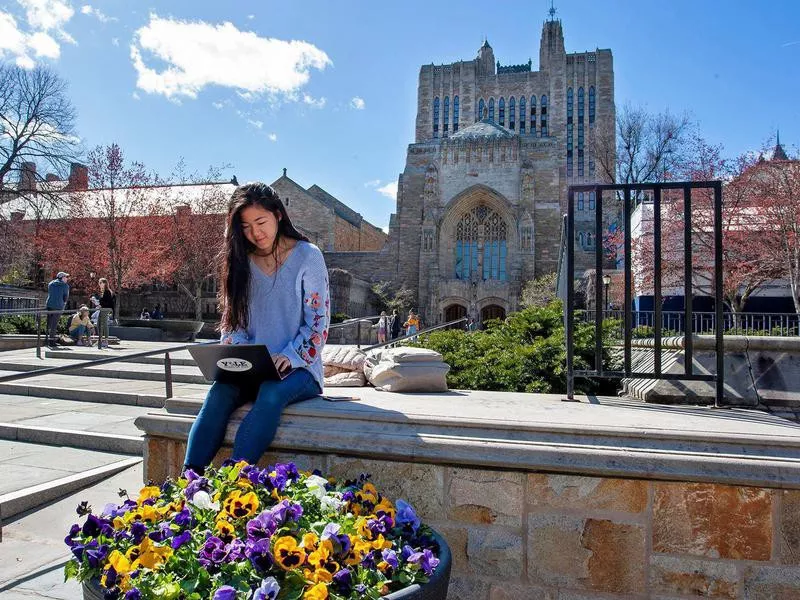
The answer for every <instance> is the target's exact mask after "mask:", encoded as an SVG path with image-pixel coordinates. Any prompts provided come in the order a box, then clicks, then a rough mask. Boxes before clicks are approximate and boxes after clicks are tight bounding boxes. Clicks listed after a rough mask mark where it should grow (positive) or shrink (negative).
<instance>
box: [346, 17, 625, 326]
mask: <svg viewBox="0 0 800 600" xmlns="http://www.w3.org/2000/svg"><path fill="white" fill-rule="evenodd" d="M417 102H418V105H417V119H416V138H415V140H414V142H413V143H412V144H410V145H409V147H408V154H407V159H406V166H405V169H404V171H403V173H402V174H401V175H400V177H399V180H398V192H397V213H396V214H395V215H392V219H391V222H390V230H389V240H388V242H387V244H386V246H385V247H384V249H383V251H382V252H381V253H379V254H373V255H372V256H359V257H358V260H356V257H347V256H337V257H336V258H335V262H336V265H337V266H341V267H342V268H347V269H349V270H353V271H354V272H355V273H357V274H359V275H360V276H362V277H369V278H371V279H372V280H376V279H391V280H392V281H394V282H395V283H396V284H397V285H398V287H399V286H400V285H405V286H406V287H408V288H410V289H412V290H415V291H416V292H417V302H418V310H419V311H420V312H421V313H422V316H423V321H424V322H425V323H426V324H434V323H438V322H442V321H446V320H451V319H454V318H459V317H462V316H465V315H471V316H473V317H474V318H476V320H478V321H479V322H481V321H483V320H486V319H488V318H493V317H502V316H504V315H505V314H506V313H507V312H509V311H513V310H517V309H518V305H519V296H520V292H521V288H522V286H523V285H524V283H525V282H526V281H527V280H530V279H532V278H534V277H537V276H540V275H544V274H546V273H550V272H553V271H555V270H556V267H557V262H558V252H559V248H560V245H561V242H562V240H561V229H562V227H561V224H562V215H563V214H564V213H565V212H566V202H567V187H568V186H569V185H570V184H588V183H593V182H598V181H603V179H602V177H601V173H600V170H599V168H597V167H596V165H595V160H594V154H593V145H594V140H595V139H609V138H610V139H613V136H614V119H615V112H614V70H613V59H612V55H611V51H610V50H595V51H591V52H583V53H573V54H567V53H566V51H565V48H564V36H563V31H562V26H561V22H560V21H557V20H554V19H551V20H548V21H547V22H545V23H544V25H543V29H542V36H541V42H540V52H539V70H538V71H534V70H533V69H532V62H528V63H527V64H523V65H514V66H507V67H505V66H501V65H500V63H499V62H496V61H495V59H494V51H493V50H492V48H491V46H490V45H489V44H488V42H486V43H484V44H483V46H482V47H481V48H480V50H479V52H478V56H477V57H476V58H475V59H474V60H471V61H459V62H456V63H452V64H448V65H432V64H431V65H424V66H423V67H422V68H421V69H420V74H419V83H418V101H417ZM579 205H580V206H582V207H583V209H584V210H579V212H578V217H577V223H578V224H577V226H576V232H577V233H576V237H577V236H578V234H580V238H581V239H582V240H583V244H584V245H583V248H582V249H583V250H585V251H586V252H579V255H580V256H579V258H578V262H579V263H581V264H582V263H586V266H589V265H590V264H592V262H591V261H592V260H593V259H592V256H593V254H591V255H590V253H589V252H588V250H589V249H590V248H592V247H593V244H594V241H595V239H596V238H594V234H593V223H592V222H591V220H590V215H593V211H590V208H591V209H593V208H594V207H593V206H590V199H589V197H588V194H587V195H586V198H585V199H582V200H581V201H580V202H579ZM590 234H591V236H590ZM350 259H352V260H350ZM346 263H349V264H346ZM579 266H580V265H579Z"/></svg>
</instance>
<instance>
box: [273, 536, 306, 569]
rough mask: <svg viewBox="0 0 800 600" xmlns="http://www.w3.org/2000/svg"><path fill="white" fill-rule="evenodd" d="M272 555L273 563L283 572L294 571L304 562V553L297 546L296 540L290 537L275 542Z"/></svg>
mask: <svg viewBox="0 0 800 600" xmlns="http://www.w3.org/2000/svg"><path fill="white" fill-rule="evenodd" d="M272 554H273V555H274V556H275V562H276V563H278V566H279V567H281V568H282V569H283V570H284V571H289V570H291V569H296V568H297V567H299V566H300V565H302V564H303V563H304V562H305V560H306V551H305V550H304V549H303V548H301V547H300V546H298V545H297V540H296V539H294V538H293V537H292V536H290V535H285V536H283V537H280V538H278V539H277V540H275V546H274V547H273V550H272Z"/></svg>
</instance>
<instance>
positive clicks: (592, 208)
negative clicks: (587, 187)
mask: <svg viewBox="0 0 800 600" xmlns="http://www.w3.org/2000/svg"><path fill="white" fill-rule="evenodd" d="M594 198H595V196H594V192H589V210H594Z"/></svg>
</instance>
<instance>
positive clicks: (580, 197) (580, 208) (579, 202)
mask: <svg viewBox="0 0 800 600" xmlns="http://www.w3.org/2000/svg"><path fill="white" fill-rule="evenodd" d="M578 210H583V192H578Z"/></svg>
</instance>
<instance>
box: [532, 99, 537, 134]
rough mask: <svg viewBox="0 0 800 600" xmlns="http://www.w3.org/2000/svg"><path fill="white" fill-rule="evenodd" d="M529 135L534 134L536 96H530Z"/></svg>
mask: <svg viewBox="0 0 800 600" xmlns="http://www.w3.org/2000/svg"><path fill="white" fill-rule="evenodd" d="M531 135H536V96H531Z"/></svg>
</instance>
